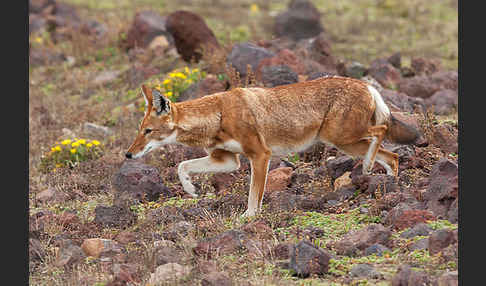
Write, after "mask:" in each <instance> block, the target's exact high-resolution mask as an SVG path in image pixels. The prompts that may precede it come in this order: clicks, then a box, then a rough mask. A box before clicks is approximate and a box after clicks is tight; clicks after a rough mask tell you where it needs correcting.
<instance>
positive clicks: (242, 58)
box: [227, 43, 275, 79]
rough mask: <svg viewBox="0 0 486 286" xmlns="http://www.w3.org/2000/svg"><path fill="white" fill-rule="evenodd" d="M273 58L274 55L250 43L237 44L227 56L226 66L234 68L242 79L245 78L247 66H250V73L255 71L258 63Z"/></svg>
mask: <svg viewBox="0 0 486 286" xmlns="http://www.w3.org/2000/svg"><path fill="white" fill-rule="evenodd" d="M274 56H275V53H273V52H271V51H269V50H267V49H265V48H262V47H259V46H256V45H254V44H252V43H238V44H235V45H234V46H233V48H232V50H231V52H230V54H229V55H228V57H227V64H228V65H231V66H232V67H233V68H235V70H236V71H237V72H238V73H239V74H240V78H241V79H243V78H246V73H247V65H250V67H251V70H252V71H257V69H258V65H259V64H260V61H262V60H263V59H265V58H272V57H274Z"/></svg>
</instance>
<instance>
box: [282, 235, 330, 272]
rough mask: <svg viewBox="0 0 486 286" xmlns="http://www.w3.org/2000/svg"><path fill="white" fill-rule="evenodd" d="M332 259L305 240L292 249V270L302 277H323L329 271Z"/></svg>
mask: <svg viewBox="0 0 486 286" xmlns="http://www.w3.org/2000/svg"><path fill="white" fill-rule="evenodd" d="M330 259H331V256H330V255H329V254H328V253H327V252H326V251H324V250H323V249H321V248H317V247H315V246H314V245H313V244H312V243H311V242H309V241H306V240H303V241H301V242H299V243H298V244H296V245H295V246H294V247H292V249H291V252H290V269H293V270H294V271H295V272H296V273H297V275H298V276H300V277H308V276H309V275H311V274H318V275H322V274H325V273H327V271H328V270H329V260H330Z"/></svg>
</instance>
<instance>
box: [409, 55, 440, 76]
mask: <svg viewBox="0 0 486 286" xmlns="http://www.w3.org/2000/svg"><path fill="white" fill-rule="evenodd" d="M440 67H441V65H440V61H439V60H437V59H425V58H414V57H412V63H411V68H412V70H413V72H414V74H415V75H418V76H420V75H431V74H433V73H435V72H438V71H439V69H440Z"/></svg>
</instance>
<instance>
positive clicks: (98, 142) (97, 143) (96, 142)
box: [91, 140, 100, 146]
mask: <svg viewBox="0 0 486 286" xmlns="http://www.w3.org/2000/svg"><path fill="white" fill-rule="evenodd" d="M91 143H93V144H94V145H96V146H98V145H100V141H98V140H92V141H91Z"/></svg>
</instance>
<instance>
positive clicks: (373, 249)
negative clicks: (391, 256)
mask: <svg viewBox="0 0 486 286" xmlns="http://www.w3.org/2000/svg"><path fill="white" fill-rule="evenodd" d="M385 251H390V249H389V248H388V247H386V246H384V245H382V244H379V243H375V244H373V245H370V246H369V247H367V248H366V249H365V252H364V254H365V255H366V256H368V255H371V254H374V253H376V255H377V256H382V255H383V252H385Z"/></svg>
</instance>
